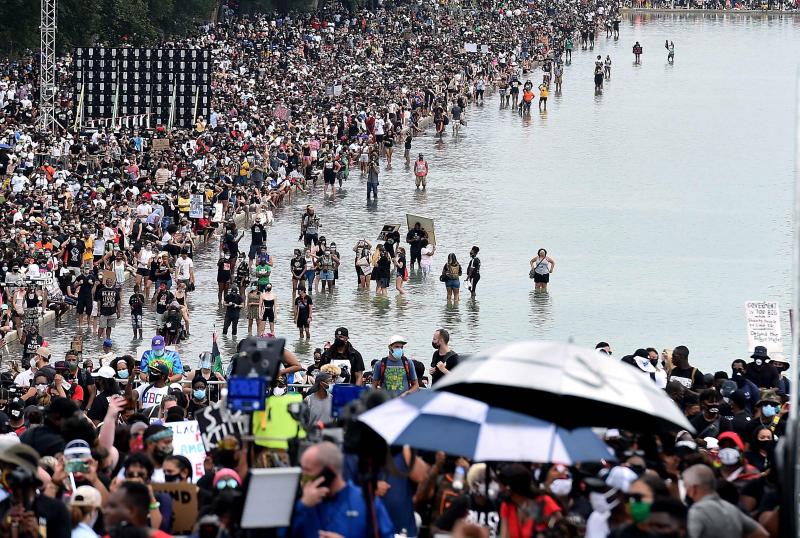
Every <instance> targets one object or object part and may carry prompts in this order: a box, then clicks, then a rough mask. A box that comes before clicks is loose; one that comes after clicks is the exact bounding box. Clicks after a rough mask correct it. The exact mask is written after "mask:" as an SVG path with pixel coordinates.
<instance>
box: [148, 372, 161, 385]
mask: <svg viewBox="0 0 800 538" xmlns="http://www.w3.org/2000/svg"><path fill="white" fill-rule="evenodd" d="M147 381H148V382H149V383H152V384H153V385H155V384H156V383H158V382H159V381H161V375H160V374H149V375H148V376H147Z"/></svg>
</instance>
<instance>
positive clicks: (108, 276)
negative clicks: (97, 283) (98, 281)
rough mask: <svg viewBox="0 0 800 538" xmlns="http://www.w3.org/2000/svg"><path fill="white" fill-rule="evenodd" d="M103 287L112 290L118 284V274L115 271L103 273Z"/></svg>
mask: <svg viewBox="0 0 800 538" xmlns="http://www.w3.org/2000/svg"><path fill="white" fill-rule="evenodd" d="M102 280H103V286H106V287H108V288H111V287H113V286H114V284H116V283H117V274H116V273H115V272H114V271H103V278H102Z"/></svg>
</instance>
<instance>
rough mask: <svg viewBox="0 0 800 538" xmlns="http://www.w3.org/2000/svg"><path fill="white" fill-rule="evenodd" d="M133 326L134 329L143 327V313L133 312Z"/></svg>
mask: <svg viewBox="0 0 800 538" xmlns="http://www.w3.org/2000/svg"><path fill="white" fill-rule="evenodd" d="M131 327H132V328H133V329H134V330H136V329H141V328H142V315H141V314H131Z"/></svg>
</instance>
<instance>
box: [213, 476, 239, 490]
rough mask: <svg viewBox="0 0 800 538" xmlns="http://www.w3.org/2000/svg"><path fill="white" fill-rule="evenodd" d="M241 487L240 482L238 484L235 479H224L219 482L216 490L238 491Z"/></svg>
mask: <svg viewBox="0 0 800 538" xmlns="http://www.w3.org/2000/svg"><path fill="white" fill-rule="evenodd" d="M238 487H239V482H237V481H236V480H235V479H233V478H223V479H221V480H220V481H219V482H217V485H216V488H217V489H219V490H223V489H236V488H238Z"/></svg>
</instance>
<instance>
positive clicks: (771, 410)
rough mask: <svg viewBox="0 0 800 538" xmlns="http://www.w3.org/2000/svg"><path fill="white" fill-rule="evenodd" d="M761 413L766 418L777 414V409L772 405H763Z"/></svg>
mask: <svg viewBox="0 0 800 538" xmlns="http://www.w3.org/2000/svg"><path fill="white" fill-rule="evenodd" d="M761 414H762V415H764V416H765V417H767V418H772V417H774V416H775V415H776V414H777V409H776V408H775V406H773V405H765V406H763V407H762V408H761Z"/></svg>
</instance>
